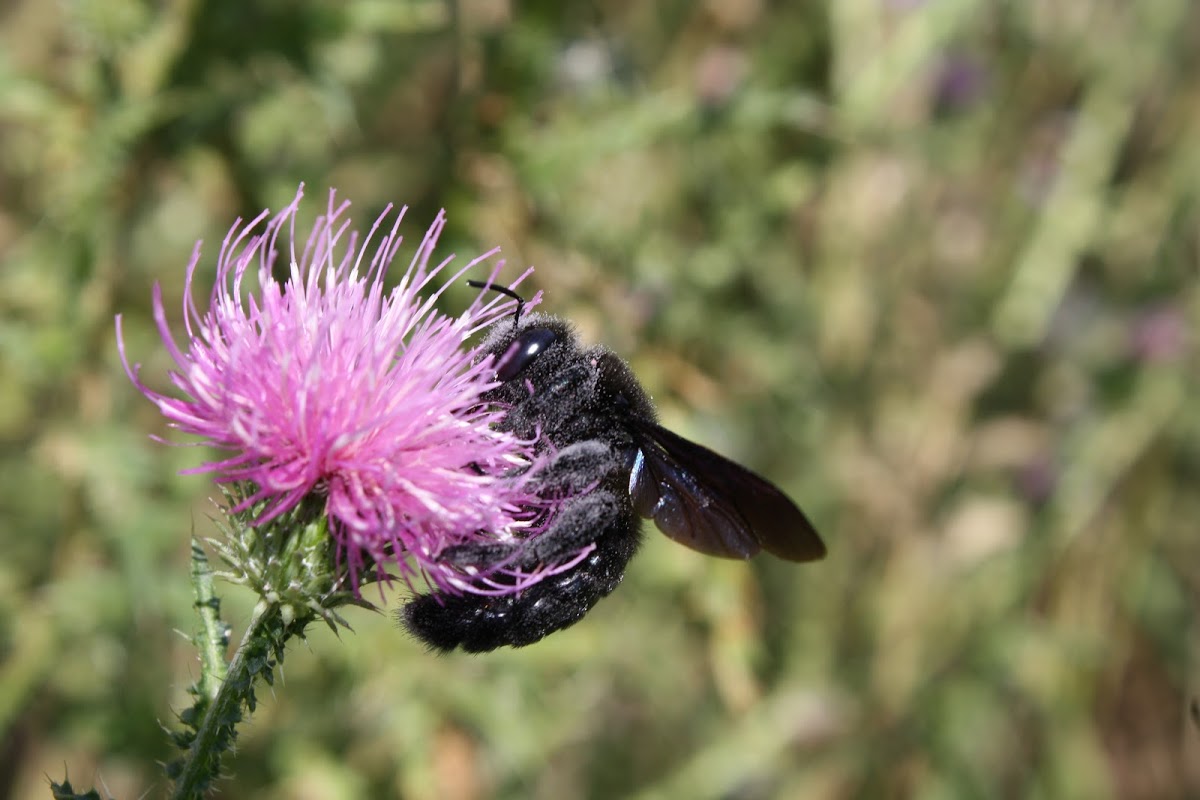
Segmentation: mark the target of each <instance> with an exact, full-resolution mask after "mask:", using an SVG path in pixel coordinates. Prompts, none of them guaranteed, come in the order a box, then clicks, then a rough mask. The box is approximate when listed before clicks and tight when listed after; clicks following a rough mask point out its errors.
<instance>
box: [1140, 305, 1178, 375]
mask: <svg viewBox="0 0 1200 800" xmlns="http://www.w3.org/2000/svg"><path fill="white" fill-rule="evenodd" d="M1190 335H1191V329H1190V328H1189V327H1188V323H1187V319H1186V318H1185V317H1184V315H1183V314H1182V313H1181V312H1180V311H1179V309H1177V308H1173V307H1171V306H1166V305H1164V306H1158V307H1155V308H1151V309H1149V310H1147V311H1144V312H1142V313H1141V314H1140V315H1139V316H1138V317H1137V319H1135V320H1134V323H1133V326H1132V329H1131V330H1130V333H1129V346H1130V350H1132V351H1133V356H1134V358H1136V359H1138V360H1139V361H1146V362H1153V363H1172V362H1176V361H1179V360H1180V359H1182V358H1183V357H1184V355H1185V354H1186V353H1187V350H1188V344H1189V342H1188V340H1189V338H1190Z"/></svg>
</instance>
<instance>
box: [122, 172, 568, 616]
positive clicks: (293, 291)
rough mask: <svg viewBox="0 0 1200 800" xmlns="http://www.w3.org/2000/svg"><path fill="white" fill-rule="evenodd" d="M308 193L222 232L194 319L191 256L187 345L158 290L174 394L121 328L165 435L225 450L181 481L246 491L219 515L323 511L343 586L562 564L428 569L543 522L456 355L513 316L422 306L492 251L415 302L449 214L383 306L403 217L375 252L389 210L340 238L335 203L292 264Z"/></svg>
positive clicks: (479, 584) (528, 446)
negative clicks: (139, 359)
mask: <svg viewBox="0 0 1200 800" xmlns="http://www.w3.org/2000/svg"><path fill="white" fill-rule="evenodd" d="M302 195H303V187H301V189H300V191H298V192H297V194H296V197H295V199H294V200H293V201H292V203H291V204H290V205H288V206H287V208H285V209H283V211H281V212H279V213H278V214H276V215H275V216H274V217H272V218H271V219H270V220H269V221H267V222H266V224H265V226H264V225H263V222H264V220H267V218H268V216H269V212H265V211H264V212H263V213H262V214H261V215H260V216H259V217H258V218H256V219H255V220H253V221H252V222H250V223H249V224H248V225H244V226H243V225H241V224H240V223H241V220H239V221H238V222H237V223H235V224H234V226H233V228H232V229H231V230H230V231H229V233H228V235H227V236H226V237H225V241H224V243H223V245H222V248H221V254H220V257H219V259H218V262H217V276H216V281H215V285H214V287H213V289H212V293H211V295H210V297H209V307H208V309H207V311H205V312H203V313H201V312H200V311H199V310H198V308H197V306H196V304H195V298H194V296H193V287H194V284H195V279H196V268H197V264H198V263H199V259H200V246H199V244H197V246H196V249H195V251H194V252H193V255H192V259H191V263H190V264H189V265H188V270H187V280H186V287H185V292H184V304H183V317H184V329H185V330H186V332H187V342H186V343H185V344H184V346H183V348H181V347H180V346H179V345H178V344H177V343H176V341H175V338H174V336H173V335H172V333H171V330H170V327H169V326H168V324H167V319H166V313H165V311H164V308H163V300H162V290H161V288H160V287H159V286H157V285H156V286H155V287H154V318H155V321H156V322H157V325H158V329H159V333H160V335H161V336H162V339H163V342H164V343H165V344H166V346H167V349H168V351H169V352H170V354H171V356H172V357H173V358H174V360H175V362H176V364H177V365H178V369H177V371H172V372H171V373H170V376H171V381H172V383H174V384H175V386H176V388H177V389H179V390H180V391H181V392H182V393H183V394H184V395H185V396H184V397H182V398H178V397H171V396H168V395H165V394H160V393H159V392H156V391H155V390H153V389H151V388H149V387H147V386H146V385H145V384H144V383H142V382H141V380H140V378H139V377H138V369H139V365H137V364H134V365H133V366H132V367H131V366H130V365H129V361H128V358H127V355H126V350H125V342H124V338H123V336H122V332H121V318H120V316H118V317H117V340H118V347H119V350H120V353H121V359H122V361H123V363H124V364H125V369H126V372H127V373H128V375H129V379H130V380H131V381H133V383H134V385H135V386H136V387H137V388H138V389H139V390H141V392H142V393H143V394H145V395H146V397H148V398H149V399H150V400H151V401H152V402H153V403H154V404H155V405H157V406H158V408H159V410H160V411H162V413H163V415H164V416H165V417H166V418H167V420H169V422H170V424H171V426H172V427H174V428H177V429H179V430H181V431H183V432H184V433H189V434H193V435H196V436H199V437H200V438H201V440H202V441H201V443H202V444H208V445H211V446H213V447H216V448H219V449H222V450H226V451H229V452H230V455H229V457H228V458H225V459H223V460H220V461H216V462H212V463H207V464H204V465H202V466H200V467H197V468H195V469H193V470H188V471H187V472H189V473H197V472H213V473H216V474H217V475H218V480H221V481H235V482H246V483H249V484H250V490H249V492H248V496H247V499H246V500H245V501H244V502H242V503H240V504H239V505H238V506H237V507H236V508H234V509H231V511H232V512H233V513H238V512H244V511H246V510H247V509H250V508H251V507H260V504H261V509H262V510H261V512H259V514H258V516H257V517H256V518H255V519H254V524H255V525H261V524H263V523H266V522H268V521H270V520H272V519H274V518H275V517H277V516H279V515H280V514H283V513H284V512H286V511H288V510H290V509H292V508H294V507H296V506H297V504H299V503H300V501H301V500H302V499H303V498H305V497H308V496H310V495H315V496H317V497H319V498H321V499H322V500H323V502H324V508H325V513H326V514H327V516H328V518H329V523H330V524H329V529H330V531H331V533H332V535H333V536H334V538H335V539H336V541H337V543H338V545H339V550H338V553H339V558H341V559H342V560H343V562H344V563H345V564H346V565H347V566H348V568H349V571H350V574H351V580H352V583H353V585H355V586H358V585H359V578H360V573H361V572H362V571H363V570H364V569H371V568H374V569H375V570H377V571H379V572H381V573H382V572H383V571H384V570H385V568H386V566H387V565H388V564H394V565H395V566H396V567H398V569H399V571H400V573H401V575H403V576H404V577H405V578H406V579H409V578H411V577H412V576H413V575H414V574H421V575H423V576H424V577H425V578H426V579H427V580H428V581H429V582H430V583H431V584H433V585H435V586H437V587H440V588H444V589H449V590H451V591H463V590H465V591H476V592H483V593H497V592H507V591H516V590H518V589H520V588H521V587H523V586H526V585H529V584H530V583H532V582H535V581H536V580H538V579H540V578H541V577H543V576H544V575H545V574H550V573H552V572H554V571H557V570H559V569H565V568H566V567H567V566H570V565H557V566H555V565H551V566H548V567H547V568H546V570H545V572H544V573H541V574H537V575H528V574H522V575H515V576H513V575H510V576H508V577H507V578H505V579H502V580H498V581H497V580H492V581H487V579H486V576H479V575H469V574H466V573H464V572H462V571H461V570H459V569H457V568H455V567H454V566H452V565H449V564H446V563H445V562H442V561H440V560H439V553H441V552H442V551H443V550H444V549H445V548H446V547H450V546H453V545H457V544H463V543H466V542H471V541H478V540H481V539H494V538H497V537H499V538H506V537H511V536H514V535H517V536H519V535H528V534H530V533H536V532H537V530H538V528H539V527H540V521H544V518H545V516H546V514H547V513H549V509H548V508H547V502H546V501H545V500H542V499H539V498H538V497H536V496H535V495H533V494H532V493H531V491H530V490H529V489H528V488H527V487H526V486H525V481H524V480H523V478H522V477H521V475H523V474H527V473H528V472H529V470H527V469H525V467H527V466H528V465H531V464H533V463H535V461H536V456H535V455H534V443H533V442H529V441H523V440H520V439H517V438H515V437H514V436H513V435H511V434H508V433H504V432H501V431H498V430H496V429H495V425H494V423H496V422H497V421H498V420H499V419H500V418H501V417H502V415H503V410H501V409H497V408H495V407H493V406H489V405H486V404H483V403H481V401H480V395H481V394H482V393H483V392H485V391H487V390H488V389H490V388H493V387H494V386H495V385H496V384H495V383H494V380H493V376H494V370H493V368H492V365H491V362H490V360H489V359H481V358H478V357H477V356H476V355H475V353H474V351H469V350H465V349H464V343H465V342H466V341H467V339H468V338H469V337H471V336H472V335H473V334H475V333H476V332H478V331H479V330H480V329H482V328H484V327H486V326H488V325H490V324H491V323H493V322H495V321H496V320H498V319H500V318H501V317H503V316H504V315H506V314H509V313H511V312H512V310H513V301H512V300H507V299H505V298H503V297H501V296H500V295H498V294H491V293H487V294H484V293H481V294H480V295H479V296H478V297H477V298H476V299H475V301H474V302H473V303H472V304H471V306H470V307H469V308H468V309H467V310H466V311H465V312H464V313H463V314H461V315H460V316H457V317H448V316H446V315H444V314H442V313H441V312H439V311H437V310H436V309H435V308H434V303H435V301H436V299H437V298H438V296H439V295H441V293H442V292H443V291H445V288H446V286H448V285H449V284H450V283H451V282H453V281H455V280H457V279H458V278H459V277H460V276H461V275H462V274H463V273H465V272H467V271H469V270H472V269H474V268H475V267H476V266H477V265H478V264H480V263H481V262H483V261H486V260H487V259H489V258H491V257H492V256H494V255H495V254H496V252H497V251H496V250H492V251H489V252H488V253H485V254H483V255H482V256H480V257H478V258H476V259H474V260H472V261H471V262H469V263H468V264H466V265H465V266H463V267H462V268H461V269H460V270H458V272H457V273H455V274H454V275H453V276H452V277H451V278H449V279H448V280H446V281H443V282H441V284H440V286H439V288H436V290H434V291H432V292H430V293H429V294H428V295H427V296H422V294H421V293H422V291H423V290H425V289H426V287H428V286H429V285H430V284H431V283H432V282H433V281H434V279H435V278H437V277H438V276H439V275H440V274H441V273H442V271H443V269H445V267H446V266H447V265H448V264H449V263H450V260H451V258H453V257H452V256H451V258H447V259H445V260H444V261H442V262H441V263H439V264H437V265H436V266H433V267H430V257H431V255H432V253H433V249H434V246H435V245H436V243H437V240H438V237H439V235H440V234H441V232H442V229H443V227H444V226H445V214H444V212H443V213H442V214H439V215H438V217H437V219H436V220H435V221H434V223H433V225H432V226H431V227H430V228H429V230H428V232H427V233H426V234H425V238H424V240H423V241H422V242H421V245H420V247H418V248H417V252H416V255H415V256H414V257H413V260H412V262H411V263H410V265H409V267H408V270H407V271H406V272H405V273H404V276H403V277H402V278H401V280H400V282H399V284H398V285H397V286H396V287H395V288H394V289H392V290H391V291H390V292H389V293H387V294H385V292H384V286H383V285H384V278H385V275H386V273H387V269H388V266H389V264H390V263H391V261H392V259H393V258H394V257H395V256H396V252H397V250H398V248H399V246H400V244H401V237H400V236H399V235H398V233H397V229H398V227H399V223H400V220H401V219H402V218H403V216H404V211H405V209H401V211H400V213H399V215H397V217H396V220H395V222H394V223H393V224H392V226H391V228H390V230H387V229H386V228H383V230H387V232H386V233H384V234H382V235H381V237H380V238H379V240H378V244H376V245H374V246H371V241H372V239H374V238H375V235H376V234H377V233H378V232H379V231H380V229H381V226H383V224H384V222H385V218H386V216H387V214H388V213H389V212H390V211H391V207H390V206H389V207H388V209H387V210H385V212H384V215H383V216H381V217H380V218H379V219H378V220H376V222H375V224H374V225H373V226H372V228H371V230H370V232H369V234H368V235H367V237H366V238H365V239H363V240H362V241H361V243H360V241H359V237H358V234H357V232H354V231H350V232H349V233H347V230H348V228H349V225H350V222H349V220H348V219H345V218H343V212H345V211H346V209H347V207H348V206H349V203H348V202H341V203H336V202H335V195H334V192H330V195H329V205H328V211H327V213H326V215H325V216H323V217H320V218H318V219H317V221H316V222H315V223H314V225H313V228H312V230H311V232H310V233H309V234H308V237H307V241H306V242H305V243H304V247H303V250H302V252H299V253H297V250H296V243H297V238H296V230H295V227H296V220H295V216H296V212H297V208H298V206H299V203H300V199H301V197H302ZM285 228H286V229H287V238H288V239H289V245H288V247H289V250H288V251H287V253H286V255H287V257H288V261H289V263H290V269H289V277H288V279H287V281H286V283H283V284H281V283H280V282H278V281H276V280H275V279H274V278H273V277H272V268H273V266H274V264H275V261H276V258H277V256H278V252H277V250H276V240H277V239H278V237H279V235H280V232H281V231H283V230H284V229H285ZM256 229H259V231H260V232H256ZM503 263H504V262H503V261H500V262H497V263H496V265H495V267H494V268H493V269H492V271H491V274H490V276H489V279H490V280H493V281H494V280H495V279H496V276H497V274H498V272H499V271H500V269H501V267H502V266H503ZM528 274H529V273H528V272H526V273H525V274H524V275H522V276H521V277H520V278H518V279H517V280H516V281H514V282H513V283H512V284H511V286H516V285H517V284H519V283H520V282H521V280H522V279H524V278H525V277H526V275H528ZM252 281H257V286H256V287H254V286H252V285H251V282H252ZM537 299H538V298H537V297H535V298H534V300H533V302H536V301H537ZM583 555H586V553H583V554H580V556H579V557H580V558H582V557H583Z"/></svg>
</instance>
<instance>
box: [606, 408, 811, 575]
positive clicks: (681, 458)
mask: <svg viewBox="0 0 1200 800" xmlns="http://www.w3.org/2000/svg"><path fill="white" fill-rule="evenodd" d="M634 431H635V433H636V434H637V439H638V444H639V445H640V447H639V450H638V454H637V457H636V459H635V460H634V464H633V470H632V471H631V472H630V474H629V496H630V498H631V499H632V500H633V508H634V510H635V511H636V512H637V513H638V514H639V515H640V516H643V517H646V518H648V519H652V520H654V523H655V524H656V525H658V527H659V530H661V531H662V532H663V533H665V534H666V535H667V536H669V537H671V538H672V539H674V540H675V541H677V542H679V543H680V544H683V545H686V546H688V547H690V548H692V549H693V550H697V551H699V552H701V553H704V554H706V555H710V556H721V557H723V558H750V557H751V556H753V555H755V554H756V553H758V552H759V551H760V550H766V551H767V552H768V553H771V554H772V555H775V556H778V557H779V558H783V559H786V560H788V561H815V560H817V559H819V558H824V557H825V545H824V543H822V542H821V537H820V536H818V535H817V532H816V530H815V529H814V528H813V526H812V523H811V522H809V521H808V518H807V517H805V516H804V512H803V511H801V510H800V509H799V508H798V507H797V506H796V504H795V503H793V502H792V501H791V500H789V499H788V498H787V496H786V495H784V493H783V492H781V491H779V489H777V488H775V487H774V486H773V485H772V484H771V483H769V482H768V481H767V480H766V479H765V478H761V477H759V476H758V475H755V474H754V473H753V472H751V471H750V470H748V469H746V468H745V467H743V466H740V465H739V464H735V463H734V462H732V461H730V460H729V459H728V458H725V457H724V456H722V455H719V454H717V453H714V452H713V451H712V450H709V449H708V448H707V447H704V446H702V445H698V444H696V443H695V442H690V441H688V440H687V439H684V438H683V437H682V436H678V435H676V434H674V433H671V432H670V431H669V430H667V429H666V428H663V427H661V426H659V425H656V424H654V423H651V422H646V421H644V420H635V425H634Z"/></svg>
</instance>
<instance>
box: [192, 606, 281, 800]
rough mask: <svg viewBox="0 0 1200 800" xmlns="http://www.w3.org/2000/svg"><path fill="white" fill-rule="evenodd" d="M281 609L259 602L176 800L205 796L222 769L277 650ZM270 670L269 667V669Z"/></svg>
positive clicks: (209, 711) (205, 720)
mask: <svg viewBox="0 0 1200 800" xmlns="http://www.w3.org/2000/svg"><path fill="white" fill-rule="evenodd" d="M278 617H279V607H278V606H277V605H275V604H268V603H267V602H266V601H259V603H258V605H257V606H255V607H254V614H253V616H252V617H251V618H250V624H249V625H248V626H247V627H246V634H245V635H244V636H243V637H242V641H241V644H239V645H238V648H237V652H236V653H234V655H233V661H231V662H230V664H229V670H228V673H227V674H226V676H225V680H224V681H222V682H221V687H220V689H219V690H218V691H217V694H216V696H215V697H214V698H213V700H212V702H211V703H210V704H209V705H208V708H207V709H206V710H205V713H204V716H203V718H202V719H201V721H200V724H199V725H198V726H197V727H196V738H195V739H194V740H193V741H192V744H191V747H189V748H188V752H187V755H186V756H185V757H184V759H183V765H182V768H181V770H180V772H179V774H178V777H176V779H175V790H174V792H173V793H172V794H171V797H172V798H173V799H174V800H193V799H194V798H200V797H203V796H204V792H205V791H206V790H207V788H208V787H209V786H210V785H211V784H212V781H213V780H214V779H215V778H216V776H217V774H218V772H219V770H220V762H221V753H222V752H224V751H225V750H226V749H228V748H229V746H230V744H231V743H232V739H233V736H234V735H235V733H236V732H235V730H234V725H236V723H237V722H239V721H241V719H242V708H243V706H244V707H246V708H249V709H251V710H253V708H254V704H255V700H254V681H255V679H256V678H257V676H258V674H259V673H260V672H261V671H262V670H263V668H264V665H265V661H264V659H269V654H270V653H271V652H272V651H273V650H274V641H273V639H274V638H275V637H274V636H273V634H276V635H277V634H278V628H279V627H280V626H279V619H278ZM268 668H269V667H268Z"/></svg>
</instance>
